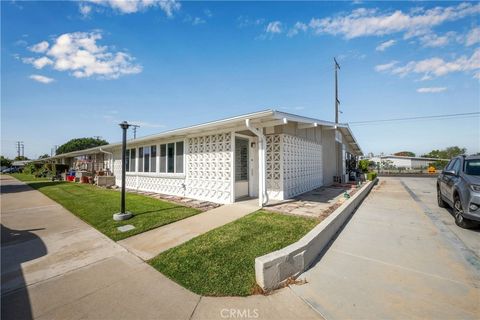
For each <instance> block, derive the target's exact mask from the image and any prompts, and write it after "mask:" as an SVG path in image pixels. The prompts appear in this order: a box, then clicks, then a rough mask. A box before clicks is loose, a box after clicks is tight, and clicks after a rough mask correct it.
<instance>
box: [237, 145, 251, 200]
mask: <svg viewBox="0 0 480 320" xmlns="http://www.w3.org/2000/svg"><path fill="white" fill-rule="evenodd" d="M249 148H250V142H249V140H248V139H244V138H240V137H235V199H238V198H243V197H247V196H248V195H249V186H248V179H249V165H248V163H249Z"/></svg>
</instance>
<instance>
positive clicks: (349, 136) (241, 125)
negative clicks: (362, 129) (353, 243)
mask: <svg viewBox="0 0 480 320" xmlns="http://www.w3.org/2000/svg"><path fill="white" fill-rule="evenodd" d="M246 119H250V121H251V123H252V125H254V126H259V127H266V126H271V125H278V124H282V123H283V124H285V123H288V122H289V121H292V122H298V123H304V124H310V125H313V126H317V125H318V126H329V127H335V128H337V129H339V130H340V131H341V132H342V133H343V135H344V137H345V139H346V140H347V142H348V143H349V144H350V146H351V147H352V149H353V151H354V153H355V154H356V155H362V154H363V152H362V149H361V148H360V146H359V144H358V143H357V140H356V139H355V137H354V135H353V132H352V131H351V129H350V127H349V126H348V124H346V123H339V124H335V123H334V122H330V121H325V120H320V119H315V118H309V117H303V116H299V115H295V114H291V113H287V112H282V111H277V110H272V109H270V110H263V111H258V112H254V113H248V114H243V115H239V116H235V117H230V118H226V119H221V120H215V121H210V122H206V123H202V124H198V125H193V126H189V127H184V128H179V129H174V130H168V131H164V132H160V133H157V134H153V135H148V136H144V137H140V138H137V139H129V140H128V141H127V145H129V144H130V145H131V144H133V143H135V144H140V143H146V142H148V141H152V140H158V139H167V138H175V137H183V136H186V135H192V134H196V133H207V132H208V131H214V130H221V129H229V128H233V127H235V128H236V127H238V129H239V130H240V129H243V130H245V120H246ZM121 145H122V143H121V142H117V143H111V144H108V145H104V146H101V147H95V148H90V149H85V150H79V151H74V152H69V153H63V154H60V155H57V156H54V157H51V158H46V159H45V160H48V159H55V158H64V157H76V156H80V155H85V154H93V153H98V152H106V153H108V151H107V150H109V149H112V148H116V147H120V146H121Z"/></svg>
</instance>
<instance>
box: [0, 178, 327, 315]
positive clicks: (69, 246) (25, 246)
mask: <svg viewBox="0 0 480 320" xmlns="http://www.w3.org/2000/svg"><path fill="white" fill-rule="evenodd" d="M0 180H1V199H0V200H1V212H2V221H1V226H2V230H1V231H2V232H1V233H2V242H1V280H2V281H1V284H2V292H1V319H2V320H3V319H6V320H8V319H15V320H19V319H169V320H174V319H185V320H187V319H199V320H201V319H225V318H239V317H240V316H241V315H243V316H244V317H245V316H246V315H249V316H250V317H255V318H257V319H320V316H319V315H318V313H316V312H315V311H313V310H312V309H311V308H310V307H309V306H307V305H306V304H305V303H303V301H302V300H301V299H300V298H299V297H297V296H296V295H295V294H294V293H293V291H292V290H291V289H289V288H286V289H283V290H280V291H278V292H276V293H275V294H272V295H269V296H260V295H256V296H250V297H246V298H241V297H236V298H232V297H223V298H213V297H201V296H199V295H196V294H194V293H192V292H190V291H188V290H186V289H184V288H183V287H181V286H179V285H177V284H176V283H174V282H173V281H171V280H170V279H168V278H166V277H165V276H163V275H162V274H161V273H160V272H158V271H157V270H155V269H153V268H152V267H150V266H149V265H148V264H146V263H145V262H143V261H142V260H141V259H140V258H138V257H137V256H135V255H134V254H132V253H130V252H128V251H127V250H126V249H124V248H123V247H122V246H120V245H119V244H117V243H115V242H113V241H112V240H110V239H109V238H107V237H105V236H104V235H103V234H101V233H100V232H98V231H97V230H95V229H93V228H92V227H90V226H89V225H87V224H86V223H84V222H83V221H81V220H80V219H78V218H77V217H75V216H74V215H73V214H71V213H70V212H68V211H67V210H66V209H64V208H63V207H61V206H60V205H58V204H57V203H55V202H54V201H52V200H50V199H49V198H47V197H46V196H44V195H43V194H41V193H40V192H38V191H36V190H33V189H31V188H29V187H28V186H26V185H25V184H23V183H21V182H19V181H16V180H14V179H13V178H10V177H8V176H4V175H1V176H0ZM205 280H206V281H208V279H205Z"/></svg>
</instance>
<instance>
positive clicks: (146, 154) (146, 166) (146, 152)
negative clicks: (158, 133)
mask: <svg viewBox="0 0 480 320" xmlns="http://www.w3.org/2000/svg"><path fill="white" fill-rule="evenodd" d="M143 172H150V147H143Z"/></svg>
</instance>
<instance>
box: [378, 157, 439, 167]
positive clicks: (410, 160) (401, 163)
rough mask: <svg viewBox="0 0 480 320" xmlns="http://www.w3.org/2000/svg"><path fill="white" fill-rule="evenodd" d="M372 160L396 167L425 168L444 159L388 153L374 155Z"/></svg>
mask: <svg viewBox="0 0 480 320" xmlns="http://www.w3.org/2000/svg"><path fill="white" fill-rule="evenodd" d="M370 160H371V161H373V162H375V163H377V164H378V163H379V164H380V165H382V164H383V165H385V164H388V165H389V166H392V167H395V168H404V169H408V170H410V169H425V168H428V167H429V166H430V165H431V164H432V163H434V162H435V161H438V160H443V159H437V158H423V157H406V156H395V155H386V156H380V157H373V158H370Z"/></svg>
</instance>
